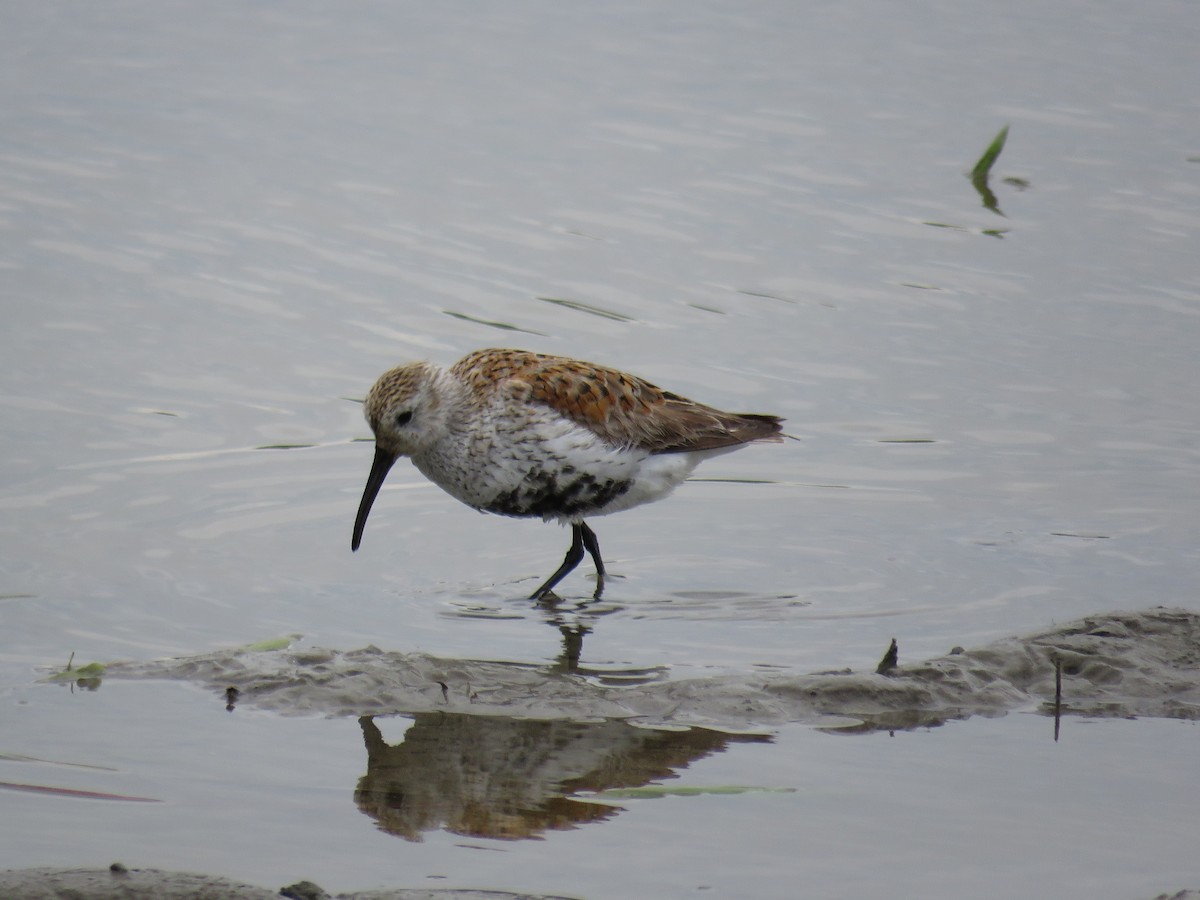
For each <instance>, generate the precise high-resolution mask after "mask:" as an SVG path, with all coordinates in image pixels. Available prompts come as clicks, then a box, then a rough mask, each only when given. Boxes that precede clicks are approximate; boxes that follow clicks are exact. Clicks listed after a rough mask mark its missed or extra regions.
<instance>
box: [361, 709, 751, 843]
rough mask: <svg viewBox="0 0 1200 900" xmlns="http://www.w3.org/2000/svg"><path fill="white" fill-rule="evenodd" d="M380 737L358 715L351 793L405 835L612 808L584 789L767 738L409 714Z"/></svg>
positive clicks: (514, 828)
mask: <svg viewBox="0 0 1200 900" xmlns="http://www.w3.org/2000/svg"><path fill="white" fill-rule="evenodd" d="M413 719H414V721H413V724H412V726H411V727H410V728H409V729H408V731H407V732H406V733H405V735H404V739H403V740H402V741H401V742H400V743H399V744H396V745H395V746H391V745H388V743H387V742H386V741H385V740H384V738H383V734H382V733H381V732H380V730H379V727H378V725H376V723H375V720H374V717H372V716H364V717H363V718H360V719H359V724H360V725H361V726H362V731H363V739H364V741H365V743H366V747H367V772H366V774H365V775H364V776H363V777H362V778H361V779H360V780H359V783H358V787H357V789H356V790H355V792H354V800H355V803H356V804H357V805H358V807H359V809H361V810H362V811H363V812H364V813H366V814H367V815H368V816H370V817H371V818H373V819H375V821H376V822H377V823H378V826H379V828H380V829H381V830H383V831H386V832H388V833H389V834H394V835H397V836H399V837H402V838H404V839H405V840H409V841H419V840H421V835H422V834H423V833H424V832H427V831H435V830H438V829H445V830H446V831H449V832H451V833H452V834H459V835H464V836H469V837H480V838H497V839H504V840H518V839H521V838H535V837H538V836H540V835H541V834H543V833H544V832H547V831H556V830H562V829H569V828H575V827H577V826H579V825H583V824H586V823H589V822H598V821H602V820H604V819H607V818H610V817H612V816H615V815H616V814H617V813H619V812H620V808H619V807H617V806H611V805H608V804H606V803H597V802H590V801H588V800H587V799H586V796H585V795H586V794H588V793H590V792H598V791H604V790H610V789H614V788H630V787H642V786H644V785H646V784H648V783H650V782H652V781H660V780H662V779H667V778H675V777H677V774H678V772H679V771H680V770H682V769H686V768H687V767H688V765H689V764H690V763H691V762H692V761H694V760H698V759H702V758H704V757H706V756H709V755H711V754H713V753H719V752H721V751H722V750H724V749H725V748H726V746H728V745H729V744H730V743H732V742H745V741H758V742H765V741H769V740H770V738H769V737H767V736H765V735H731V734H723V733H720V732H716V731H708V730H705V729H702V728H691V729H688V730H684V731H654V730H651V729H647V728H638V727H635V726H632V725H629V724H627V723H625V722H622V721H616V720H611V721H603V722H587V723H585V722H572V721H566V720H551V721H533V720H528V719H512V718H506V717H495V716H473V715H464V714H455V713H418V714H416V715H415V716H414V717H413Z"/></svg>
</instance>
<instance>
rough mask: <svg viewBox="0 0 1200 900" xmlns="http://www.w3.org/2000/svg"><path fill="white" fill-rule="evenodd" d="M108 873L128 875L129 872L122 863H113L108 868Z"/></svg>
mask: <svg viewBox="0 0 1200 900" xmlns="http://www.w3.org/2000/svg"><path fill="white" fill-rule="evenodd" d="M108 871H110V872H112V873H113V874H114V875H128V874H129V870H128V869H127V868H125V863H122V862H115V863H113V864H112V865H111V866H109V867H108Z"/></svg>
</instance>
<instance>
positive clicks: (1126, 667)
mask: <svg viewBox="0 0 1200 900" xmlns="http://www.w3.org/2000/svg"><path fill="white" fill-rule="evenodd" d="M105 677H106V678H134V679H183V680H188V681H192V682H197V683H201V684H204V685H207V686H208V687H210V688H211V689H212V690H213V691H214V692H215V693H217V694H218V695H219V696H220V697H221V698H222V700H228V701H229V702H231V703H233V702H235V703H236V704H237V705H246V706H254V707H257V708H261V709H268V710H273V711H276V712H279V713H281V714H284V715H289V714H296V715H311V714H314V713H315V714H324V715H329V716H381V715H397V714H413V713H423V712H453V713H460V714H467V715H480V716H519V717H522V718H535V719H545V720H552V719H580V718H587V719H595V718H605V719H623V720H627V721H631V722H634V723H636V724H640V725H646V726H651V727H653V726H670V727H678V726H697V727H704V728H714V729H719V730H730V731H745V730H769V729H770V728H771V727H773V726H777V725H783V724H787V723H803V722H822V721H823V720H827V719H829V718H831V717H832V718H837V719H842V720H845V721H844V723H843V724H845V725H846V726H847V727H859V728H866V729H879V728H883V729H895V728H912V727H919V726H928V725H935V724H938V723H941V722H944V721H948V720H951V719H962V718H968V717H970V716H975V715H984V716H996V715H1002V714H1004V713H1005V712H1006V711H1009V710H1014V709H1028V708H1030V707H1035V708H1040V709H1043V710H1044V711H1046V712H1048V713H1049V712H1053V711H1054V709H1053V707H1054V703H1055V698H1056V693H1057V691H1058V689H1059V685H1061V703H1060V704H1059V711H1060V712H1061V713H1062V714H1064V715H1085V716H1124V717H1129V716H1155V717H1169V718H1182V719H1196V718H1200V615H1198V614H1196V613H1193V612H1190V611H1188V610H1184V609H1172V608H1164V607H1157V608H1153V609H1146V610H1140V611H1134V612H1117V613H1105V614H1103V615H1095V616H1088V617H1085V618H1083V619H1079V620H1077V621H1074V622H1070V623H1067V624H1065V625H1061V626H1058V627H1056V628H1053V629H1048V630H1045V631H1041V632H1037V633H1034V634H1028V635H1024V636H1019V637H1008V638H1003V639H1000V640H997V641H994V642H992V643H989V644H985V645H983V646H980V647H975V648H969V649H961V648H954V649H953V650H951V652H949V653H947V654H946V655H945V656H940V657H937V658H934V659H929V660H926V661H923V662H916V663H905V662H904V660H903V637H901V639H900V663H899V664H898V665H897V666H896V667H895V668H893V669H891V670H890V671H888V672H887V673H886V674H878V673H876V672H875V671H874V669H873V668H871V669H867V670H865V671H851V670H843V671H836V672H818V673H812V674H799V675H797V674H784V673H781V674H771V675H762V674H750V675H731V676H721V677H716V678H704V679H688V680H681V681H671V680H667V679H665V678H664V679H662V680H658V681H652V682H649V683H644V684H637V685H633V686H618V687H613V686H611V685H605V684H600V683H597V682H596V681H593V680H590V679H588V678H584V677H580V676H575V675H570V674H563V673H561V672H557V671H548V670H546V669H544V668H542V667H539V666H532V665H521V664H515V663H500V662H487V661H479V660H454V659H442V658H437V657H432V656H427V655H423V654H414V653H398V652H391V651H385V650H380V649H378V648H375V647H367V648H364V649H360V650H350V651H341V650H328V649H320V648H316V649H299V650H274V651H257V652H256V651H218V652H214V653H209V654H204V655H200V656H194V657H185V658H178V659H164V660H156V661H152V662H131V663H117V664H113V665H110V666H108V667H107V668H106V672H105ZM231 689H232V690H231Z"/></svg>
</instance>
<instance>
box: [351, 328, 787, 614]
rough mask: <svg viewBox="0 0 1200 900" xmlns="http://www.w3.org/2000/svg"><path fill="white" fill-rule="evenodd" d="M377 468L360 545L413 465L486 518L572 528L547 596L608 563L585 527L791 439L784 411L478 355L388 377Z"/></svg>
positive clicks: (570, 366) (599, 372)
mask: <svg viewBox="0 0 1200 900" xmlns="http://www.w3.org/2000/svg"><path fill="white" fill-rule="evenodd" d="M364 412H365V413H366V417H367V421H368V422H369V423H370V424H371V430H372V431H374V432H375V461H374V463H372V465H371V474H370V475H369V476H368V478H367V486H366V489H365V490H364V491H363V496H362V502H361V503H360V504H359V507H358V518H357V519H355V522H354V538H353V540H352V542H351V545H350V546H351V548H352V549H354V550H357V549H358V545H359V543H360V542H361V541H362V533H363V528H364V527H365V525H366V523H367V515H368V514H369V513H370V512H371V504H372V503H374V502H375V497H376V495H377V494H378V493H379V488H380V487H381V486H382V485H383V480H384V478H386V477H387V473H388V471H389V470H390V469H391V468H392V465H393V464H394V463H395V462H396V460H397V459H398V458H399V457H401V456H407V457H409V458H410V459H412V461H413V464H414V465H416V467H417V468H418V469H419V470H420V471H421V473H422V474H424V475H425V477H426V478H428V479H429V480H430V481H432V482H433V483H434V484H436V485H438V487H440V488H442V490H444V491H446V493H448V494H450V496H452V497H454V498H456V499H458V500H461V501H462V502H463V503H465V504H467V505H468V506H471V507H473V508H475V509H477V510H480V511H481V512H488V513H496V514H497V515H502V516H540V517H541V518H542V519H545V520H547V521H549V520H551V519H557V520H558V521H560V522H562V523H565V524H569V525H570V526H571V548H570V549H569V550H568V551H567V555H566V557H565V558H564V559H563V562H562V565H561V566H559V567H558V569H557V571H555V573H554V574H553V575H551V576H550V577H549V578H547V579H546V581H545V582H544V583H543V584H542V585H541V587H539V588H538V589H537V590H536V591H534V592H533V595H532V596H531V598H530V599H535V600H536V599H542V598H544V597H547V596H549V595H551V591H552V589H553V588H554V586H555V585H556V584H558V583H559V582H560V581H561V580H562V579H563V578H564V577H565V576H566V575H567V574H568V573H569V572H570V571H571V570H572V569H574V568H575V567H576V566H577V565H579V561H580V560H581V559H583V551H584V550H587V552H588V553H589V554H591V557H592V559H593V560H594V561H595V563H596V591H595V596H596V597H599V596H600V594H601V592H602V591H603V590H604V562H603V561H602V560H601V558H600V544H599V542H598V541H597V540H596V534H595V532H594V531H592V529H591V528H589V527H588V524H587V522H585V521H584V520H585V519H587V518H591V517H592V516H604V515H608V514H609V513H614V512H620V511H621V510H623V509H630V508H631V507H634V506H639V505H641V504H643V503H650V502H652V501H654V500H660V499H662V498H663V497H665V496H667V494H669V493H670V492H671V491H672V490H674V488H675V487H676V486H677V485H678V484H679V483H680V482H682V481H683V480H684V479H685V478H687V476H688V475H689V474H690V473H691V471H692V470H693V469H695V468H696V466H697V465H699V464H700V463H701V462H702V461H703V460H705V459H708V458H709V457H710V456H716V455H718V454H721V453H728V452H730V451H732V450H736V449H738V448H739V447H742V446H744V445H745V444H748V443H751V442H753V441H779V440H780V439H781V438H780V428H781V426H780V423H781V422H782V421H783V420H782V419H780V418H779V417H778V416H769V415H758V414H753V413H728V412H722V411H720V410H717V409H713V408H712V407H710V406H704V405H702V404H700V403H694V402H692V401H691V400H687V399H685V398H683V397H680V396H679V395H678V394H672V393H670V392H669V391H664V390H662V389H661V388H658V387H655V386H654V385H653V384H650V382H648V381H643V380H642V379H641V378H637V377H635V376H633V375H627V374H625V373H624V372H618V371H617V370H616V369H609V368H605V367H604V366H597V365H593V364H592V363H587V362H582V361H581V360H577V359H568V358H566V357H562V356H547V355H544V354H541V353H528V352H526V351H523V350H477V351H476V352H474V353H471V354H468V355H467V356H464V357H463V358H462V359H460V360H459V361H458V362H457V363H455V364H454V365H453V366H451V367H450V368H449V369H442V368H440V367H438V366H435V365H432V364H431V363H428V362H415V363H409V364H408V365H405V366H400V367H399V368H395V369H392V370H391V371H389V372H385V373H384V374H383V375H382V376H381V377H380V379H379V380H378V381H377V382H375V386H374V387H372V388H371V392H370V393H369V394H368V395H367V400H366V403H365V406H364Z"/></svg>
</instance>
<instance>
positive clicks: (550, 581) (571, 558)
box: [529, 522, 600, 600]
mask: <svg viewBox="0 0 1200 900" xmlns="http://www.w3.org/2000/svg"><path fill="white" fill-rule="evenodd" d="M585 529H586V534H587V536H586V537H585V536H584V535H585ZM585 541H587V542H588V550H589V551H591V553H592V558H593V559H595V560H597V561H599V558H600V557H599V556H598V553H599V548H598V547H597V548H596V550H592V547H595V546H596V535H594V534H593V533H592V529H590V528H588V527H587V526H586V525H584V524H583V523H582V522H580V523H578V524H572V525H571V547H570V549H569V550H567V555H566V556H564V557H563V561H562V565H561V566H559V567H558V571H557V572H555V573H554V574H553V575H551V576H550V577H549V578H547V579H546V581H545V583H544V584H543V585H542V586H541V587H540V588H538V589H537V590H536V591H534V592H533V593H532V594H530V596H529V599H530V600H544V599H546V595H547V594H549V593H550V592H551V589H552V588H553V587H554V586H555V585H556V584H558V583H559V582H560V581H562V580H563V579H564V578H566V577H567V575H568V574H570V572H571V570H572V569H574V568H575V567H576V566H577V565H579V561H580V560H581V559H583V545H584V542H585Z"/></svg>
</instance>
